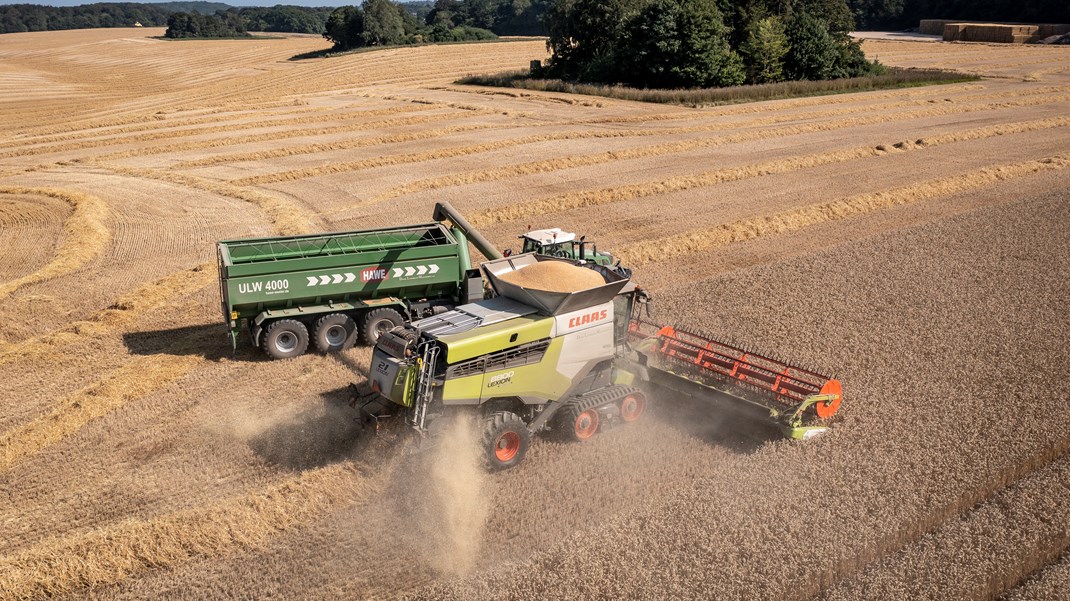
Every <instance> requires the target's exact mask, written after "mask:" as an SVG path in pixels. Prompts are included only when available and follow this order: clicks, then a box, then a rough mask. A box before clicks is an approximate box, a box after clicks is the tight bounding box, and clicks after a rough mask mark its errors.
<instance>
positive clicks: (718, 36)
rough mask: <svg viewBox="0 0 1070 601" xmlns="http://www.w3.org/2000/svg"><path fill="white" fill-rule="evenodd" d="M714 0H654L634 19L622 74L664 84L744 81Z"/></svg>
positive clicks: (650, 83) (641, 82) (626, 78)
mask: <svg viewBox="0 0 1070 601" xmlns="http://www.w3.org/2000/svg"><path fill="white" fill-rule="evenodd" d="M725 34H726V29H725V26H724V22H723V21H722V20H721V12H720V10H718V9H717V5H716V4H715V3H714V0H654V1H653V2H651V3H650V4H647V5H646V6H645V7H644V8H643V9H642V10H641V11H640V12H639V14H638V15H636V16H635V17H634V18H633V19H631V21H630V22H629V27H628V32H627V39H626V40H625V43H624V48H623V49H622V50H621V52H620V55H621V56H622V58H623V59H624V60H623V61H622V62H623V64H624V67H625V70H624V72H623V73H622V74H621V75H622V77H621V79H622V80H624V81H627V82H629V83H633V84H636V85H644V86H651V87H659V88H680V87H708V86H727V85H737V84H740V83H743V80H744V72H743V65H742V61H741V59H740V58H739V56H738V55H736V54H735V53H734V52H732V50H731V48H729V46H728V41H727V39H726V36H725Z"/></svg>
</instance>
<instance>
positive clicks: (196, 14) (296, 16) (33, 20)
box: [0, 2, 333, 37]
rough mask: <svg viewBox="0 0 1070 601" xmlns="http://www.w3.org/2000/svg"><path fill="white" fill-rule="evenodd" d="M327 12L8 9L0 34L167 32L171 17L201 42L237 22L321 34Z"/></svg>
mask: <svg viewBox="0 0 1070 601" xmlns="http://www.w3.org/2000/svg"><path fill="white" fill-rule="evenodd" d="M332 10H333V9H332V8H329V7H323V8H309V7H304V6H284V5H279V6H273V7H270V8H262V7H246V8H236V7H232V6H230V5H227V4H222V3H218V2H165V3H159V4H141V3H133V2H122V3H97V4H86V5H82V6H59V7H57V6H41V5H38V4H11V5H4V6H0V33H20V32H26V31H51V30H58V29H94V28H101V27H133V26H134V24H135V23H140V24H141V25H144V26H145V27H162V26H164V25H167V26H168V28H170V26H171V21H170V19H171V16H172V15H174V14H176V13H178V14H181V15H184V17H179V19H178V23H177V24H178V25H179V27H178V28H177V29H176V32H179V31H187V32H192V31H198V32H207V33H206V34H205V35H204V36H201V37H213V36H216V35H224V36H225V37H231V34H233V31H231V30H237V29H238V27H237V25H238V23H237V22H236V21H235V19H236V18H237V19H240V21H241V23H240V25H241V29H243V30H248V31H272V32H289V33H312V34H322V33H323V32H324V31H325V30H326V26H327V17H328V16H330V14H331V11H332ZM235 15H236V16H235ZM169 37H190V36H188V35H186V36H182V35H174V36H169ZM193 37H198V36H193Z"/></svg>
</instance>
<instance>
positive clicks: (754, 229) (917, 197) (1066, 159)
mask: <svg viewBox="0 0 1070 601" xmlns="http://www.w3.org/2000/svg"><path fill="white" fill-rule="evenodd" d="M1068 167H1070V155H1056V156H1053V157H1047V158H1044V159H1040V160H1036V161H1027V162H1024V163H1013V164H1010V165H997V166H993V167H985V168H983V169H978V170H976V171H972V172H969V173H963V174H960V175H956V176H953V177H947V178H941V179H938V180H933V181H928V182H922V183H920V184H914V185H910V186H903V187H901V188H895V189H892V190H887V191H884V192H876V193H872V194H860V195H857V196H852V197H849V198H841V199H837V200H834V201H831V202H827V203H819V204H817V205H811V206H807V207H801V208H798V209H793V210H790V211H785V212H783V213H779V214H775V215H763V216H760V217H754V218H750V219H743V220H740V221H736V222H733V223H726V224H723V225H719V226H717V227H714V228H711V229H707V230H699V231H692V232H688V233H687V234H679V235H676V236H671V237H668V238H660V239H656V240H646V241H643V242H638V243H636V244H633V245H631V246H628V247H625V248H623V249H621V250H620V251H619V253H618V254H619V256H620V257H621V260H622V261H624V263H625V264H627V265H645V264H647V263H651V262H656V261H666V260H671V259H672V258H674V257H679V256H683V255H688V254H692V253H696V252H701V251H703V250H708V249H711V248H715V247H718V246H724V245H726V244H731V243H733V242H739V241H742V240H750V239H753V238H760V237H763V236H770V235H776V234H783V233H787V232H791V231H795V230H799V229H802V228H805V227H810V226H812V225H815V224H818V223H825V222H829V221H836V220H840V219H848V218H850V217H854V216H856V215H861V214H864V213H869V212H872V211H879V210H883V209H888V208H891V207H896V206H900V205H904V204H910V203H917V202H923V201H927V200H933V199H936V198H941V197H945V196H951V195H954V194H961V193H963V192H968V191H971V190H977V189H980V188H984V187H986V186H989V185H991V184H993V183H995V182H1003V181H1009V180H1013V179H1017V178H1020V177H1025V176H1029V175H1033V174H1035V173H1039V172H1043V171H1054V170H1062V169H1066V168H1068Z"/></svg>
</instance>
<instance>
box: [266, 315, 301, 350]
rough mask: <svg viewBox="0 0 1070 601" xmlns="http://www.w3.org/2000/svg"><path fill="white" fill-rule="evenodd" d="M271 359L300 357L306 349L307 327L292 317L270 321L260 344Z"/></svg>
mask: <svg viewBox="0 0 1070 601" xmlns="http://www.w3.org/2000/svg"><path fill="white" fill-rule="evenodd" d="M260 346H261V347H263V349H264V352H265V353H267V354H268V356H269V357H271V358H272V359H292V358H294V357H300V356H301V355H303V354H305V351H306V350H308V328H306V327H305V324H303V323H301V322H299V321H296V320H293V319H280V320H278V321H273V322H271V325H269V326H268V327H267V330H266V331H265V332H264V340H263V342H262V343H261V345H260Z"/></svg>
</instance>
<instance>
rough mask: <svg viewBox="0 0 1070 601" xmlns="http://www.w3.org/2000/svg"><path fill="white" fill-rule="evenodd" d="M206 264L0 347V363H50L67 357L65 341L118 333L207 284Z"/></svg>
mask: <svg viewBox="0 0 1070 601" xmlns="http://www.w3.org/2000/svg"><path fill="white" fill-rule="evenodd" d="M210 267H211V265H210V264H205V265H199V266H197V267H194V268H193V269H187V270H183V271H179V272H175V273H172V274H170V275H168V276H165V277H163V278H161V279H159V280H156V281H154V282H149V283H148V284H145V285H143V286H139V287H137V288H135V289H133V290H131V291H129V292H127V293H126V294H124V295H122V296H120V297H119V298H118V299H117V300H116V301H115V303H114V304H113V305H112V306H110V307H108V308H107V309H104V310H102V311H98V312H97V313H95V314H93V315H92V316H91V317H89V318H88V319H85V320H82V321H76V322H74V323H71V324H69V325H68V326H67V327H65V328H63V329H62V330H60V331H58V332H50V333H47V334H42V335H40V336H37V337H34V338H30V339H28V340H24V341H22V342H20V343H17V344H11V345H9V346H7V347H0V365H5V364H9V363H15V362H17V361H22V360H28V359H32V360H45V361H49V362H54V363H61V362H64V361H69V360H71V357H68V356H67V355H66V354H65V353H64V352H63V349H64V347H66V346H67V345H70V344H72V343H74V342H79V341H84V340H86V339H89V338H92V337H95V336H108V335H114V334H116V333H119V332H121V331H122V329H123V328H126V327H129V326H130V325H131V324H132V323H133V322H134V321H135V320H137V319H140V318H142V317H144V316H146V315H149V314H150V313H151V312H153V311H155V310H157V309H159V308H160V307H161V306H162V305H164V304H166V303H168V302H172V301H174V300H175V299H177V298H182V297H184V296H187V295H190V294H192V293H194V292H196V291H197V290H201V289H203V288H205V287H206V286H208V285H210V284H211V283H212V282H213V281H214V280H215V278H216V273H215V271H213V270H212V269H210Z"/></svg>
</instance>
